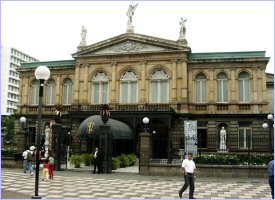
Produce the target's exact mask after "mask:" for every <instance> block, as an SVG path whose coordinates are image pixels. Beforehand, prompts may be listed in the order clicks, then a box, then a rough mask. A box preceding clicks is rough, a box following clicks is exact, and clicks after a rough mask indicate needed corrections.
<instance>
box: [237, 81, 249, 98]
mask: <svg viewBox="0 0 275 200" xmlns="http://www.w3.org/2000/svg"><path fill="white" fill-rule="evenodd" d="M239 101H240V102H241V103H249V102H250V82H249V80H239Z"/></svg>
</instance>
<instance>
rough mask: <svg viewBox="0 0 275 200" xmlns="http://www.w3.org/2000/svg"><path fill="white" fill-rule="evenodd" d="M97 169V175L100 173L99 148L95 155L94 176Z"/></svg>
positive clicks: (96, 149)
mask: <svg viewBox="0 0 275 200" xmlns="http://www.w3.org/2000/svg"><path fill="white" fill-rule="evenodd" d="M96 168H97V173H98V174H99V173H100V171H101V170H100V153H99V150H98V148H97V147H96V148H95V153H94V174H95V173H96Z"/></svg>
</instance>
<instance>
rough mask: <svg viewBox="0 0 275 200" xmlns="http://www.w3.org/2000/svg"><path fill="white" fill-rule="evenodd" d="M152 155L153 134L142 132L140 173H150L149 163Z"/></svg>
mask: <svg viewBox="0 0 275 200" xmlns="http://www.w3.org/2000/svg"><path fill="white" fill-rule="evenodd" d="M151 157H152V139H151V134H150V133H147V132H144V133H141V134H140V158H139V173H140V174H141V175H149V172H150V171H149V163H150V158H151Z"/></svg>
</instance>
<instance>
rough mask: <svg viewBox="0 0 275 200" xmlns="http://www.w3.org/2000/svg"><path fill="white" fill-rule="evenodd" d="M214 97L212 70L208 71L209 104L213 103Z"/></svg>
mask: <svg viewBox="0 0 275 200" xmlns="http://www.w3.org/2000/svg"><path fill="white" fill-rule="evenodd" d="M214 96H215V95H214V70H213V69H209V102H215V98H214Z"/></svg>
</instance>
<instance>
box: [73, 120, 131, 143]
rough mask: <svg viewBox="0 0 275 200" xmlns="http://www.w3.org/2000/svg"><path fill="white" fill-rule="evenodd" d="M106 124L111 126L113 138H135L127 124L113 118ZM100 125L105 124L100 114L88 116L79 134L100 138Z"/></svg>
mask: <svg viewBox="0 0 275 200" xmlns="http://www.w3.org/2000/svg"><path fill="white" fill-rule="evenodd" d="M106 124H107V125H109V126H110V131H111V133H112V135H113V139H134V135H133V132H132V130H131V128H130V127H129V126H128V125H127V124H125V123H123V122H121V121H118V120H114V119H111V118H110V119H109V121H108V122H107V123H106ZM100 125H103V122H102V120H101V116H100V115H93V116H91V117H88V118H87V119H85V120H84V121H83V122H82V123H81V124H80V126H79V128H78V131H77V135H78V137H80V138H99V134H100Z"/></svg>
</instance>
